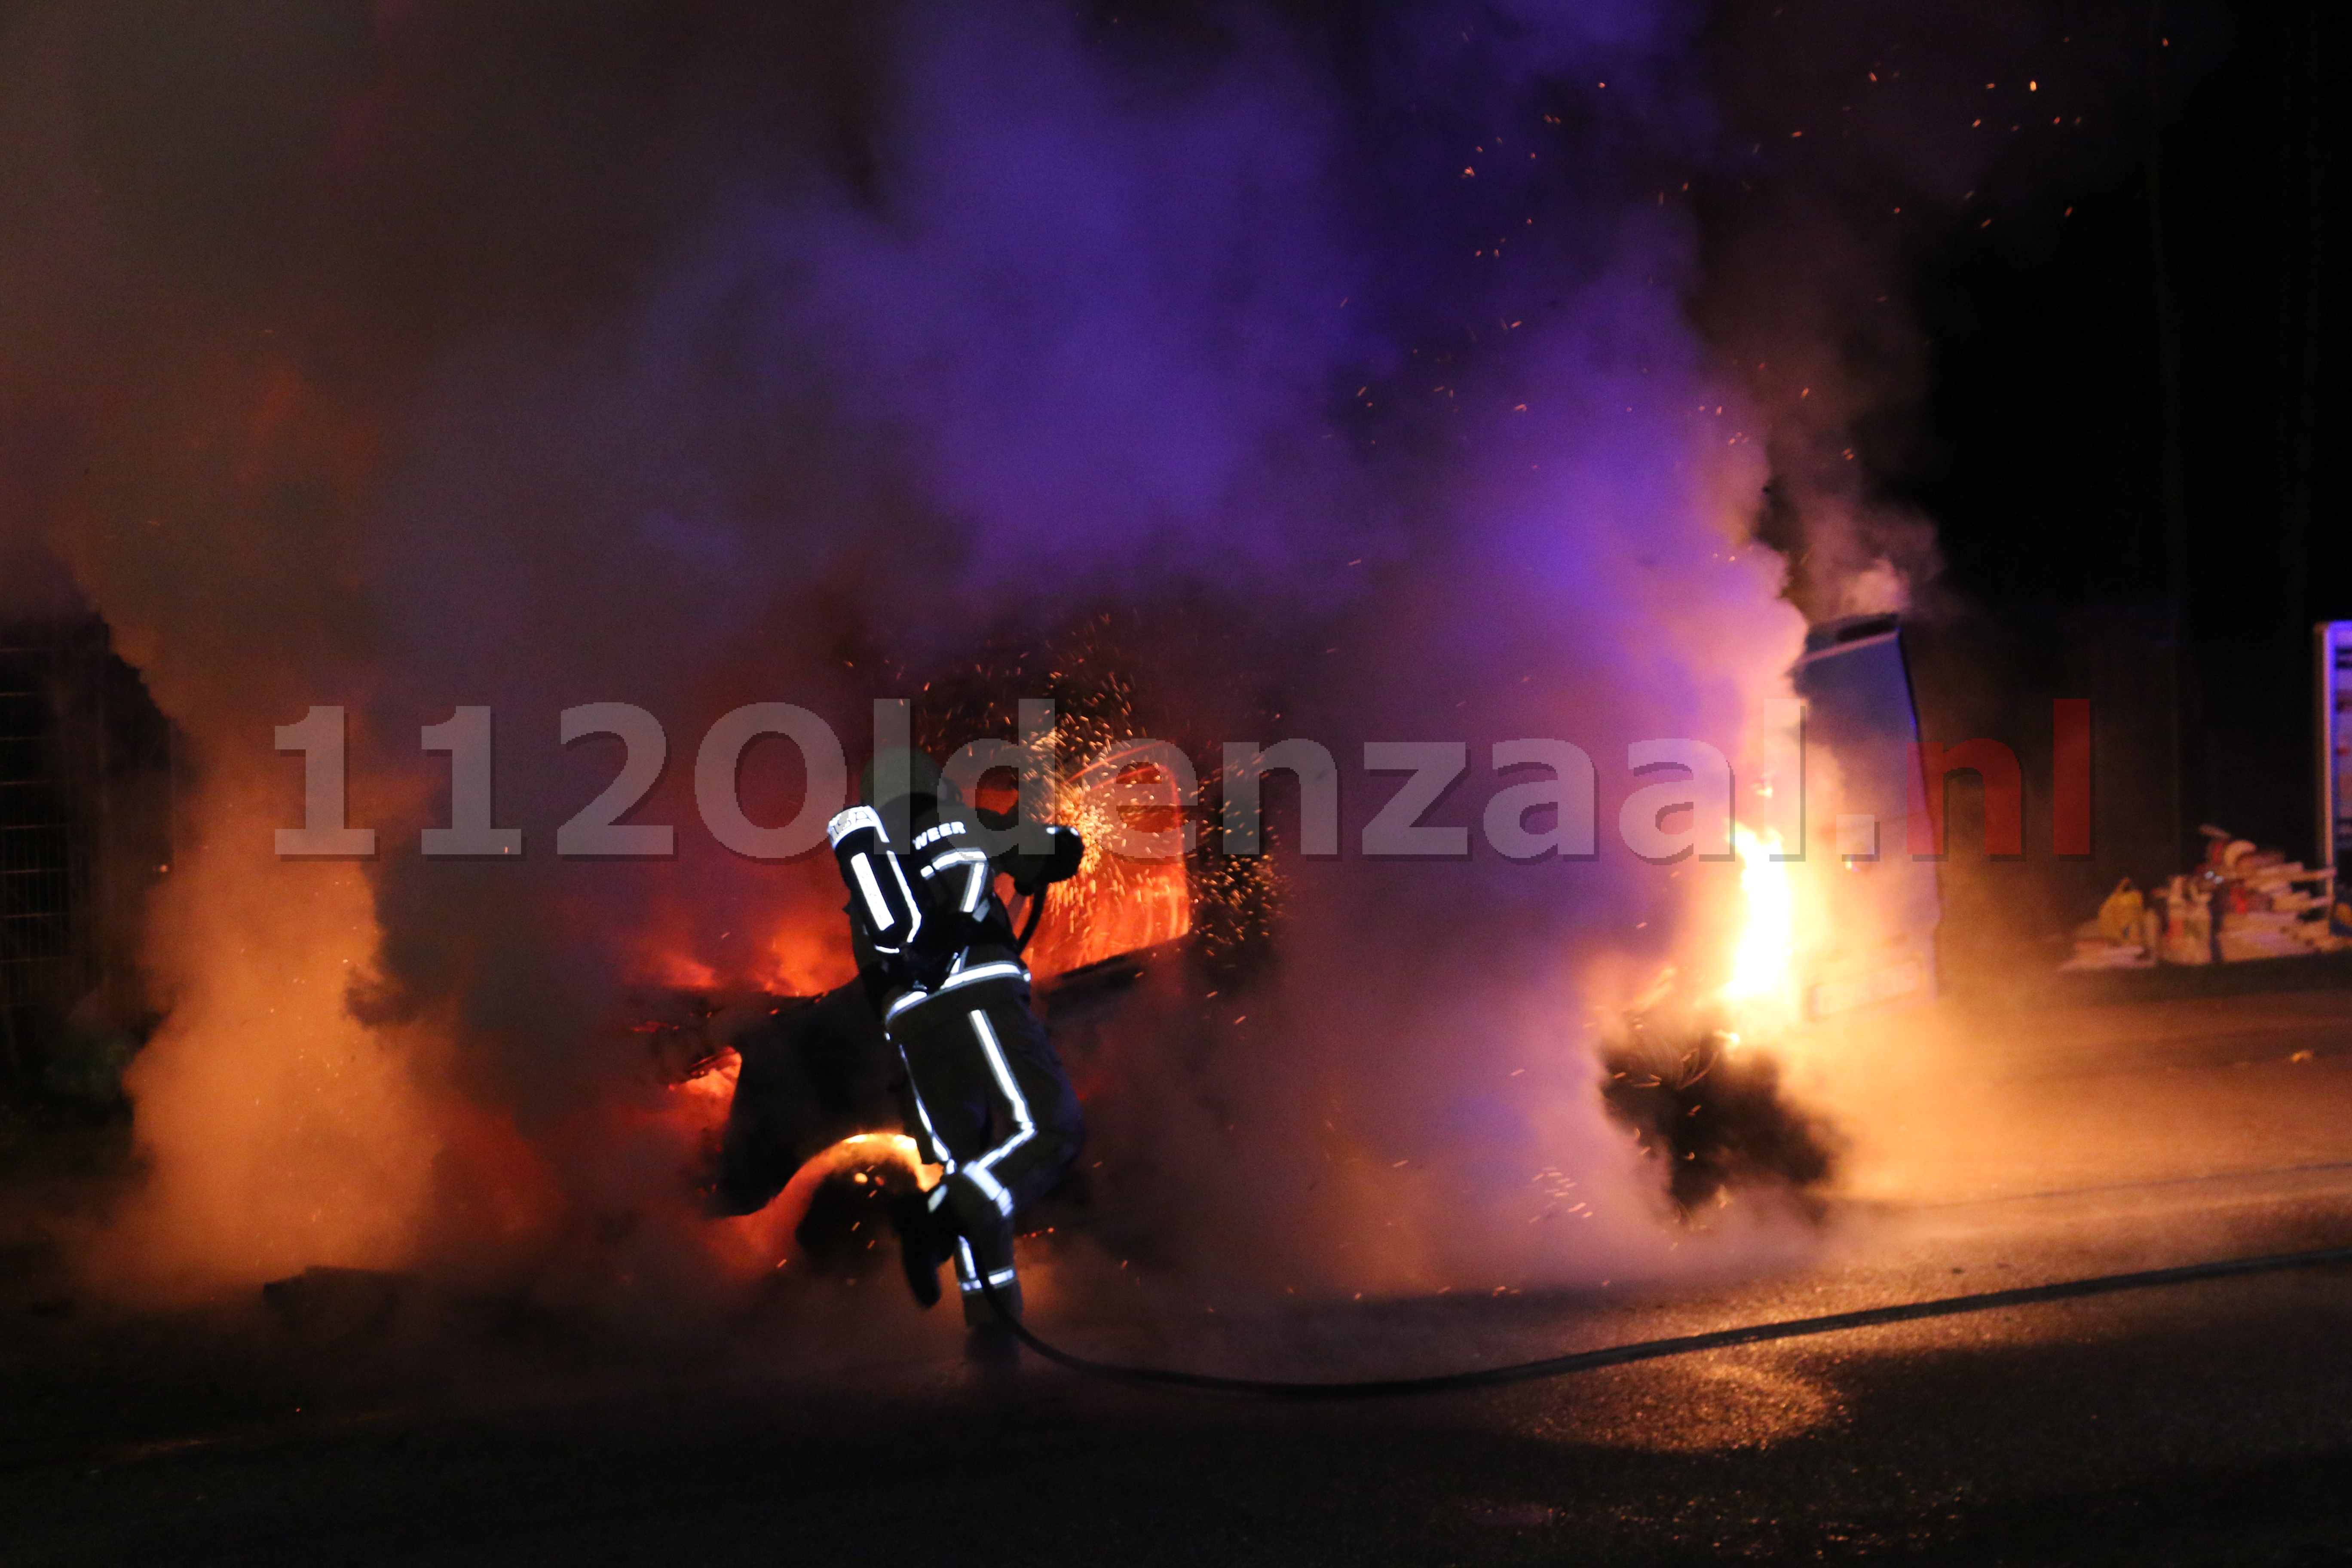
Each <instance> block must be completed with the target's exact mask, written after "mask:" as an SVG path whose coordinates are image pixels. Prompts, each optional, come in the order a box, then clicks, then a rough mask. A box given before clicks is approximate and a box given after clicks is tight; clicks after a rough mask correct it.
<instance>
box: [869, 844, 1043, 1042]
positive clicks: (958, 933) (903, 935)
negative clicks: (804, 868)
mask: <svg viewBox="0 0 2352 1568" xmlns="http://www.w3.org/2000/svg"><path fill="white" fill-rule="evenodd" d="M977 823H978V817H977V816H976V815H975V814H974V813H973V812H971V811H970V810H969V809H966V808H962V807H950V808H948V809H945V810H940V809H936V808H935V809H932V810H929V811H926V812H923V813H921V814H919V815H918V816H915V818H914V819H913V821H912V822H911V823H909V824H908V827H907V830H906V831H907V833H908V841H907V842H904V843H896V842H893V841H892V839H891V837H890V833H889V830H888V828H887V826H885V824H884V822H883V819H882V816H881V814H880V813H879V812H877V811H876V810H874V809H873V808H872V807H871V806H864V805H853V806H851V807H850V808H849V809H848V810H846V811H845V812H843V813H841V814H840V815H839V816H835V818H834V819H833V820H832V822H830V823H829V824H827V825H826V828H825V833H826V837H829V838H830V839H831V840H832V841H833V854H834V858H835V861H837V862H838V863H839V865H840V867H841V879H842V881H843V882H844V883H845V885H846V886H847V887H848V889H849V926H850V940H851V942H852V945H853V947H854V948H855V950H856V955H857V963H858V968H859V970H860V971H861V972H862V973H866V975H867V976H868V977H869V982H870V983H872V984H875V987H876V1001H877V1005H878V1006H879V1008H880V1010H881V1012H882V1015H883V1017H884V1019H885V1021H886V1022H887V1021H888V1020H891V1019H895V1018H897V1017H898V1016H900V1015H902V1014H904V1013H906V1012H908V1010H909V1009H911V1008H914V1007H919V1006H920V1005H923V1004H924V1003H926V1002H929V1001H930V1000H932V999H933V998H935V997H946V996H949V995H951V994H958V993H964V992H967V991H968V990H969V988H971V987H973V986H993V985H995V984H1010V983H1015V982H1017V983H1018V984H1021V985H1023V986H1026V985H1027V984H1028V983H1029V968H1028V966H1027V965H1026V964H1024V963H1022V962H1021V944H1020V940H1019V939H1018V938H1017V937H1015V936H1014V935H1013V917H1012V915H1011V914H1010V913H1009V912H1008V911H1007V910H1005V907H1004V900H1002V899H1000V898H998V897H997V896H996V892H995V888H994V882H995V878H996V873H997V872H998V871H999V870H1003V871H1006V872H1008V873H1010V874H1011V875H1012V876H1013V879H1014V881H1015V884H1016V885H1017V886H1020V887H1021V888H1022V889H1024V891H1031V892H1034V891H1035V890H1037V889H1041V888H1042V887H1043V885H1044V883H1045V881H1047V880H1051V879H1055V870H1056V869H1058V868H1061V867H1062V866H1063V865H1065V864H1066V865H1067V866H1068V867H1070V868H1075V866H1076V851H1077V849H1078V845H1077V835H1076V833H1074V832H1072V831H1071V830H1070V829H1069V828H1066V827H1058V826H1057V827H1052V828H1049V829H1048V830H1047V831H1048V832H1049V833H1051V834H1053V835H1054V836H1055V854H1054V855H1052V856H1051V857H1048V858H1039V857H1034V856H1023V855H1019V854H1017V853H1009V852H1008V853H1006V854H1004V855H1002V856H1000V857H998V858H996V859H993V860H992V858H990V856H989V854H988V851H987V850H986V849H985V848H984V847H982V844H981V841H980V837H979V835H978V834H977V833H976V832H975V831H974V828H975V826H976V825H977ZM1063 874H1065V875H1066V872H1064V873H1063ZM967 999H968V1000H971V1001H973V1002H979V1001H981V1000H983V997H982V996H981V995H971V996H969V997H968V998H967Z"/></svg>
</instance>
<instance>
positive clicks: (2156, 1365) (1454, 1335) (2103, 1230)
mask: <svg viewBox="0 0 2352 1568" xmlns="http://www.w3.org/2000/svg"><path fill="white" fill-rule="evenodd" d="M1905 1045H1906V1048H1905V1050H1903V1051H1902V1052H1899V1053H1896V1052H1889V1051H1886V1050H1885V1049H1883V1048H1876V1047H1874V1046H1873V1045H1872V1044H1871V1043H1870V1042H1869V1041H1868V1040H1867V1039H1866V1038H1861V1037H1858V1038H1856V1039H1854V1040H1849V1041H1844V1042H1839V1041H1829V1042H1825V1043H1823V1044H1822V1046H1821V1047H1819V1049H1818V1051H1817V1053H1816V1055H1815V1057H1814V1058H1813V1059H1811V1060H1809V1061H1805V1062H1801V1063H1800V1064H1798V1068H1799V1070H1798V1073H1797V1076H1798V1077H1799V1078H1800V1079H1808V1078H1809V1079H1810V1081H1811V1086H1812V1092H1813V1093H1814V1094H1815V1095H1816V1096H1817V1097H1818V1099H1819V1100H1821V1101H1822V1103H1824V1104H1825V1105H1827V1106H1828V1107H1829V1108H1830V1110H1832V1113H1833V1114H1839V1115H1843V1116H1845V1117H1848V1118H1850V1119H1852V1121H1853V1125H1854V1126H1855V1127H1856V1128H1857V1129H1858V1131H1855V1133H1854V1140H1855V1142H1854V1147H1853V1150H1852V1152H1851V1165H1850V1175H1849V1180H1848V1186H1849V1195H1848V1197H1847V1198H1846V1200H1845V1202H1844V1208H1843V1218H1842V1220H1841V1225H1840V1228H1839V1231H1838V1235H1837V1237H1836V1239H1834V1240H1833V1241H1832V1243H1831V1244H1829V1245H1828V1246H1827V1247H1824V1248H1823V1250H1822V1253H1821V1254H1820V1255H1819V1256H1817V1257H1815V1258H1812V1259H1811V1260H1810V1261H1808V1262H1806V1263H1805V1264H1803V1265H1802V1266H1801V1267H1792V1268H1788V1269H1786V1270H1783V1271H1780V1272H1779V1273H1776V1274H1775V1275H1773V1276H1772V1277H1770V1278H1768V1279H1753V1280H1748V1281H1745V1282H1741V1283H1737V1284H1718V1285H1715V1286H1710V1287H1706V1288H1688V1287H1685V1288H1683V1289H1675V1290H1664V1289H1659V1290H1653V1291H1649V1292H1636V1293H1633V1294H1632V1295H1630V1296H1626V1297H1624V1299H1618V1298H1619V1297H1620V1296H1621V1295H1622V1293H1620V1292H1587V1293H1581V1294H1564V1295H1559V1296H1552V1297H1545V1298H1540V1299H1539V1298H1536V1297H1532V1296H1530V1297H1513V1298H1508V1299H1506V1300H1463V1299H1460V1298H1453V1299H1447V1300H1423V1301H1412V1302H1401V1303H1387V1304H1383V1305H1381V1306H1379V1307H1378V1308H1366V1309H1363V1311H1364V1312H1365V1313H1371V1314H1377V1328H1378V1335H1377V1338H1378V1339H1379V1340H1381V1342H1387V1343H1391V1344H1394V1345H1399V1346H1403V1345H1418V1346H1423V1347H1430V1348H1428V1349H1425V1350H1423V1351H1420V1352H1416V1353H1415V1355H1414V1357H1413V1359H1414V1360H1416V1361H1422V1362H1426V1363H1428V1364H1427V1365H1425V1366H1424V1365H1413V1366H1399V1367H1393V1368H1387V1367H1384V1368H1382V1369H1381V1370H1398V1371H1417V1370H1433V1369H1434V1368H1435V1367H1437V1366H1441V1365H1453V1364H1462V1363H1495V1362H1500V1361H1507V1360H1513V1359H1518V1358H1522V1357H1532V1356H1538V1355H1545V1354H1551V1353H1557V1352H1562V1351H1568V1350H1575V1349H1581V1348H1587V1347H1591V1346H1599V1345H1606V1344H1611V1343H1617V1342H1627V1341H1633V1340H1642V1339H1649V1338H1655V1337H1660V1336H1664V1335H1670V1334H1679V1333H1688V1332H1695V1331H1705V1330H1709V1329H1716V1328H1722V1327H1727V1326H1731V1325H1735V1324H1739V1323H1744V1322H1752V1321H1771V1320H1778V1319H1784V1318H1794V1317H1804V1316H1811V1315H1815V1314H1820V1313H1826V1312H1834V1311H1842V1310H1853V1309H1857V1308H1864V1307H1870V1306H1876V1305H1880V1304H1884V1303H1887V1302H1894V1301H1902V1300H1918V1299H1923V1298H1927V1297H1935V1296H1946V1295H1954V1294H1958V1293H1961V1292H1964V1291H1969V1290H1979V1289H2004V1288H2008V1287H2011V1286H2019V1285H2031V1284H2038V1283H2042V1282H2044V1281H2048V1280H2055V1279H2069V1278H2076V1277H2082V1276H2087V1275H2095V1274H2103V1273H2109V1272H2116V1271H2121V1270H2128V1269H2138V1268H2159V1267H2165V1266H2168V1265H2173V1264H2179V1263H2187V1262H2192V1261H2197V1260H2200V1259H2204V1258H2225V1257H2234V1256H2246V1255H2252V1254H2258V1253H2266V1252H2280V1251H2287V1250H2293V1249H2297V1248H2305V1247H2335V1246H2344V1245H2347V1244H2352V993H2340V992H2319V993H2307V994H2296V995H2284V996H2268V997H2266V996H2242V997H2231V998H2225V999H2211V1000H2208V1001H2202V1002H2195V1001H2192V1002H2184V1003H2177V1004H2171V1005H2164V1006H2160V1007H2159V1006H2137V1007H2134V1006H2117V1005H2105V1006H2097V1007H2084V1008H2079V1009H2074V1010H2073V1011H2071V1012H2053V1011H2045V1012H2043V1013H2040V1014H2034V1015H1986V1016H1970V1017H1961V1016H1948V1017H1944V1018H1942V1019H1940V1020H1939V1021H1937V1022H1936V1023H1935V1024H1934V1025H1933V1026H1929V1027H1926V1028H1924V1029H1923V1030H1922V1032H1921V1033H1920V1034H1919V1035H1918V1036H1917V1037H1916V1038H1912V1039H1908V1040H1906V1042H1905ZM1962 1055H1965V1057H1966V1063H1965V1068H1966V1070H1960V1057H1961V1056H1962ZM1906 1105H1907V1106H1912V1107H1915V1108H1916V1114H1908V1115H1904V1114H1889V1113H1888V1110H1887V1108H1888V1107H1889V1106H1896V1107H1901V1106H1906ZM0 1306H5V1310H8V1311H9V1313H10V1314H11V1321H12V1325H13V1326H12V1328H11V1330H10V1333H11V1335H12V1336H13V1342H12V1343H11V1344H9V1345H8V1346H7V1347H6V1349H5V1352H0V1363H4V1364H0V1397H5V1405H0V1563H7V1564H12V1565H13V1564H18V1563H24V1564H34V1563H60V1564H62V1563H91V1564H99V1563H107V1564H111V1563H133V1562H137V1563H273V1562H289V1563H290V1562H299V1563H398V1562H435V1563H608V1562H609V1563H622V1562H627V1563H646V1562H667V1563H864V1562H872V1563H937V1564H956V1563H1286V1564H1287V1563H1681V1562H1699V1561H1717V1560H1720V1559H1725V1558H1731V1559H1742V1558H1745V1559H1750V1560H1756V1561H1780V1560H1808V1561H1828V1562H1845V1561H1874V1562H1875V1561H1899V1562H1920V1563H2337V1562H2352V1269H2347V1268H2342V1267H2336V1268H2322V1269H2314V1270H2309V1271H2300V1272H2290V1273H2282V1274H2274V1275H2267V1276H2263V1277H2259V1278H2250V1279H2231V1280H2221V1281H2212V1282H2207V1283H2200V1284H2193V1285H2187V1286H2179V1287H2174V1288H2169V1289H2161V1290H2150V1291H2143V1292H2136V1293H2133V1294H2129V1295H2121V1296H2113V1297H2105V1298H2100V1299H2095V1300H2076V1301H2068V1302H2062V1303H2054V1304H2049V1305H2042V1306H2036V1307H2031V1308H2024V1309H2019V1310H2007V1311H2000V1312H1995V1313H1986V1314H1979V1315H1974V1316H1969V1317H1961V1318H1953V1319H1946V1320H1936V1321H1922V1322H1915V1323H1907V1324H1902V1325H1897V1326H1893V1327H1885V1328H1874V1329H1866V1330H1861V1331H1852V1332H1846V1333H1840V1334H1835V1335H1828V1336H1822V1337H1819V1338H1811V1339H1801V1340H1793V1341H1788V1342H1780V1343H1775V1344H1769V1345H1760V1346H1751V1347H1745V1348H1740V1349H1735V1350H1726V1351H1715V1352H1706V1353H1702V1354H1698V1355H1693V1356H1687V1357H1681V1358H1677V1359H1675V1360H1671V1361H1661V1362H1654V1363H1643V1364H1638V1365H1633V1366H1626V1367H1621V1368H1614V1369H1610V1370H1606V1371H1601V1372H1595V1373H1585V1374H1581V1375H1579V1376H1575V1377H1570V1378H1566V1379H1561V1380H1559V1381H1554V1382H1548V1383H1542V1384H1528V1385H1524V1386H1520V1387H1516V1388H1511V1389H1507V1390H1501V1391H1496V1392H1488V1393H1479V1394H1459V1395H1447V1396H1444V1397H1440V1398H1433V1399H1426V1400H1418V1401H1410V1402H1406V1401H1393V1402H1382V1403H1379V1404H1371V1405H1346V1406H1337V1407H1330V1406H1323V1407H1312V1408H1308V1407H1299V1406H1295V1405H1262V1404H1252V1403H1246V1402H1242V1401H1236V1400H1233V1399H1223V1398H1206V1397H1197V1396H1167V1395H1152V1394H1139V1393H1135V1392H1130V1391H1125V1390H1120V1389H1117V1388H1109V1387H1104V1386H1101V1385H1098V1384H1087V1383H1085V1382H1083V1381H1080V1380H1078V1379H1076V1378H1074V1377H1071V1376H1069V1375H1067V1374H1066V1373H1060V1372H1057V1371H1053V1370H1050V1369H1041V1370H1035V1371H1032V1372H1029V1373H1024V1374H1023V1375H1022V1376H1021V1377H1020V1378H1019V1379H1018V1380H1017V1381H1016V1382H1015V1383H1013V1384H1012V1385H1011V1386H1009V1387H1008V1386H992V1385H987V1384H982V1383H980V1382H978V1381H977V1380H975V1379H973V1378H972V1377H971V1376H970V1375H969V1374H968V1373H965V1372H964V1371H963V1369H961V1367H959V1366H956V1365H953V1364H950V1363H939V1362H936V1361H927V1362H919V1363H912V1362H908V1360H906V1359H905V1357H904V1356H903V1355H900V1356H898V1357H896V1358H893V1357H891V1356H888V1355H884V1354H877V1359H876V1360H875V1361H874V1362H873V1363H872V1364H870V1365H866V1366H864V1367H861V1368H859V1369H857V1370H856V1371H855V1372H852V1373H844V1372H841V1371H839V1370H837V1369H836V1370H835V1371H834V1372H832V1373H827V1374H824V1375H816V1374H792V1373H782V1372H772V1373H762V1374H760V1375H746V1374H744V1373H742V1372H741V1370H740V1368H734V1369H728V1370H725V1371H724V1372H719V1371H714V1370H713V1369H710V1368H708V1367H695V1366H671V1367H662V1368H651V1367H638V1368H635V1369H632V1370H629V1371H627V1372H616V1371H614V1370H613V1369H611V1368H610V1367H606V1366H591V1365H589V1364H587V1363H585V1362H583V1363H582V1364H581V1365H579V1366H574V1367H571V1368H570V1369H569V1370H566V1369H565V1357H566V1354H567V1353H568V1352H567V1350H566V1347H565V1346H564V1345H563V1344H562V1343H561V1342H560V1341H551V1342H550V1344H549V1345H548V1346H547V1348H546V1354H545V1357H544V1363H545V1365H546V1366H547V1367H549V1368H550V1369H551V1370H550V1371H549V1373H548V1374H547V1375H545V1376H543V1377H541V1378H539V1379H538V1380H536V1381H531V1380H516V1379H513V1378H511V1377H508V1376H504V1375H501V1377H500V1378H499V1379H498V1380H496V1381H495V1382H494V1383H493V1382H492V1381H485V1383H484V1384H482V1385H481V1386H479V1387H475V1388H469V1387H467V1383H466V1379H465V1378H464V1376H463V1375H462V1373H457V1374H451V1373H448V1372H447V1371H446V1368H445V1370H444V1373H443V1375H442V1382H441V1383H440V1384H438V1385H436V1387H434V1388H432V1389H430V1390H428V1391H424V1392H420V1391H419V1390H417V1389H416V1388H414V1387H403V1386H400V1385H398V1384H396V1383H393V1382H388V1381H387V1380H386V1375H385V1374H384V1373H383V1370H382V1369H381V1368H371V1367H370V1366H369V1365H367V1364H364V1363H365V1358H364V1357H363V1356H354V1355H351V1354H349V1353H347V1352H344V1351H343V1350H341V1349H339V1348H338V1345H337V1342H335V1341H334V1340H333V1337H332V1336H331V1335H330V1336H327V1337H326V1338H325V1339H324V1340H323V1341H322V1342H319V1343H314V1344H311V1345H309V1346H308V1347H306V1348H305V1349H304V1350H303V1352H302V1353H300V1354H293V1355H289V1353H287V1352H285V1350H284V1348H283V1345H282V1344H281V1343H280V1342H278V1341H276V1340H273V1339H271V1337H270V1336H271V1333H272V1331H273V1330H274V1329H275V1330H278V1331H282V1328H283V1325H282V1324H279V1325H273V1324H272V1323H270V1322H268V1321H263V1320H261V1319H259V1318H257V1317H256V1318H253V1319H251V1320H248V1319H243V1318H234V1317H231V1318H216V1319H215V1320H210V1321H205V1322H201V1323H192V1322H188V1321H168V1322H152V1323H131V1324H116V1325H107V1326H104V1327H103V1328H102V1327H101V1326H100V1325H98V1324H96V1323H93V1322H92V1321H89V1319H88V1317H87V1316H86V1315H83V1314H67V1313H64V1312H62V1310H58V1309H57V1308H56V1307H55V1305H54V1304H53V1303H43V1302H38V1301H30V1300H8V1301H5V1302H0ZM37 1307H47V1308H49V1309H50V1310H47V1311H43V1310H35V1309H36V1308H37ZM1040 1327H1041V1328H1045V1329H1048V1330H1054V1329H1055V1327H1056V1326H1055V1324H1054V1323H1052V1322H1051V1321H1046V1320H1044V1319H1043V1318H1042V1316H1041V1322H1040ZM1061 1327H1062V1329H1063V1330H1066V1337H1067V1338H1068V1339H1069V1340H1070V1341H1071V1342H1072V1343H1073V1346H1074V1348H1079V1347H1080V1345H1081V1342H1083V1341H1084V1339H1085V1337H1086V1333H1087V1330H1086V1325H1084V1324H1083V1323H1070V1324H1066V1325H1062V1326H1061ZM1312 1328H1313V1325H1312V1324H1311V1323H1305V1324H1302V1323H1301V1322H1297V1321H1292V1322H1286V1323H1273V1322H1261V1323H1244V1324H1239V1325H1236V1326H1235V1327H1234V1329H1232V1330H1231V1331H1230V1332H1231V1334H1232V1335H1233V1336H1234V1339H1235V1340H1237V1341H1239V1340H1246V1339H1248V1338H1249V1337H1250V1336H1251V1335H1253V1334H1255V1333H1264V1334H1267V1335H1276V1336H1279V1335H1284V1334H1289V1335H1306V1336H1309V1337H1311V1333H1312ZM1430 1358H1434V1359H1433V1360H1432V1359H1430ZM590 1359H592V1360H593V1358H590ZM298 1406H299V1411H298V1409H297V1407H298Z"/></svg>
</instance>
